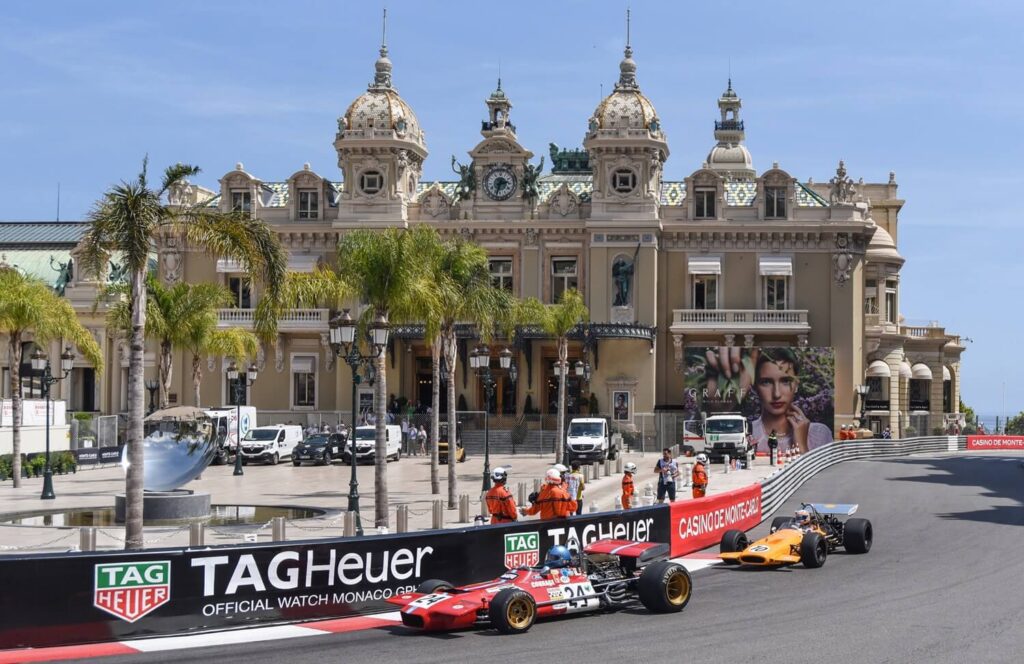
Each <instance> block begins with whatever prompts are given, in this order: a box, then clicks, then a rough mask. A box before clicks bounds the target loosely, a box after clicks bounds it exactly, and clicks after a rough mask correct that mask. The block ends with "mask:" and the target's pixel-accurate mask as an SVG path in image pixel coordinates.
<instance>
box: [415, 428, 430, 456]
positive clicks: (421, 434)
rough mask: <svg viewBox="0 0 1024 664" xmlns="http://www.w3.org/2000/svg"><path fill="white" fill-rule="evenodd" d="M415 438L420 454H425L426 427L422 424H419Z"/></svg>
mask: <svg viewBox="0 0 1024 664" xmlns="http://www.w3.org/2000/svg"><path fill="white" fill-rule="evenodd" d="M416 438H417V439H418V440H419V443H420V454H424V455H425V454H426V453H427V429H426V427H424V426H423V425H422V424H421V425H420V430H419V432H418V433H417V434H416Z"/></svg>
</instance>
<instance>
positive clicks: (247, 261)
mask: <svg viewBox="0 0 1024 664" xmlns="http://www.w3.org/2000/svg"><path fill="white" fill-rule="evenodd" d="M147 166H148V159H145V160H143V162H142V170H141V172H140V173H139V175H138V176H137V177H136V179H135V180H133V181H131V182H122V183H121V184H118V185H115V186H113V187H111V188H110V189H109V190H108V191H107V192H106V193H105V194H104V195H103V197H102V198H101V199H100V200H99V201H98V202H97V203H96V205H95V207H94V208H93V210H92V212H90V214H89V218H90V221H91V226H90V228H89V231H88V232H87V233H86V235H85V237H84V238H83V240H82V248H83V251H82V263H83V266H84V267H85V268H86V269H88V270H90V271H92V272H94V273H96V274H99V273H100V272H101V269H102V267H103V266H105V265H106V264H107V261H108V260H109V257H110V254H111V252H114V251H118V252H120V253H121V255H122V260H123V262H124V265H125V268H126V273H127V275H128V283H129V285H130V288H131V293H130V298H129V304H130V306H131V334H130V335H129V336H130V348H131V352H130V354H129V361H128V430H127V445H128V464H129V465H128V470H127V472H126V479H125V489H126V490H125V498H126V504H125V548H126V549H140V548H142V545H143V541H142V536H143V531H142V478H143V463H144V461H143V452H142V439H143V435H142V420H143V415H144V409H145V388H144V385H143V354H144V353H145V350H146V341H145V333H146V313H147V311H148V308H149V307H148V305H147V293H146V274H147V271H148V269H147V268H148V263H149V254H150V253H151V252H152V251H153V249H154V247H155V246H156V244H157V240H158V238H160V237H161V236H164V235H178V236H181V237H182V238H183V239H184V241H185V242H186V243H187V244H188V245H189V246H191V247H199V248H203V249H205V250H206V251H208V252H209V253H211V254H214V255H217V256H224V257H226V258H231V259H234V260H237V261H239V262H240V263H241V264H242V266H243V268H244V270H245V271H246V272H248V273H249V274H250V275H252V277H253V278H254V280H255V281H257V282H258V283H260V284H262V285H263V286H264V287H265V289H266V297H268V298H270V299H276V298H278V297H279V293H278V291H279V289H280V286H281V284H282V283H284V277H285V273H286V265H287V263H286V258H285V254H284V251H283V250H282V248H281V243H280V240H279V239H278V237H277V234H276V233H275V232H274V231H273V230H272V229H271V228H270V227H269V226H268V225H267V224H265V223H264V222H262V221H259V220H256V219H251V218H250V217H249V216H248V213H245V212H241V211H236V212H230V213H223V212H220V211H218V210H217V209H216V208H212V207H208V206H207V205H206V201H202V202H200V203H199V204H196V205H173V206H172V205H165V204H164V197H165V196H166V195H167V194H168V193H170V192H171V191H172V190H174V189H177V188H179V187H183V186H185V185H186V184H187V178H189V177H190V176H193V175H195V174H197V173H198V172H199V168H197V167H196V166H187V165H184V164H176V165H174V166H170V167H168V168H167V169H166V170H165V172H164V175H163V178H162V180H161V182H160V185H159V187H157V188H154V187H151V186H150V183H149V180H148V175H147V172H146V171H147ZM271 311H272V310H271V309H266V310H264V312H265V313H267V312H271ZM273 327H274V326H273V323H272V322H267V323H265V329H272V328H273Z"/></svg>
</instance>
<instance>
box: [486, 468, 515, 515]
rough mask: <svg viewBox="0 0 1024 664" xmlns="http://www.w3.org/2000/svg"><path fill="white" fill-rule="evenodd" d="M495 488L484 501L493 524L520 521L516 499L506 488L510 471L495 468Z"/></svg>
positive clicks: (492, 475) (493, 474) (493, 477)
mask: <svg viewBox="0 0 1024 664" xmlns="http://www.w3.org/2000/svg"><path fill="white" fill-rule="evenodd" d="M491 479H492V480H494V486H492V487H491V489H490V491H488V492H487V496H486V497H485V498H484V500H485V501H486V503H487V511H488V512H490V513H491V523H510V522H512V521H516V520H518V519H519V512H518V511H516V499H515V498H513V497H512V494H511V493H510V492H509V490H508V489H506V488H505V483H506V482H508V471H507V470H505V469H504V468H501V467H499V468H495V469H494V471H493V472H492V473H491Z"/></svg>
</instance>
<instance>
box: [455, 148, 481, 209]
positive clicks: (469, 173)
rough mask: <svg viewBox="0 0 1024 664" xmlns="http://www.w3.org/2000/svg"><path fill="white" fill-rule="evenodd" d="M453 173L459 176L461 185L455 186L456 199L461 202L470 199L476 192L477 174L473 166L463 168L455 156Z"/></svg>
mask: <svg viewBox="0 0 1024 664" xmlns="http://www.w3.org/2000/svg"><path fill="white" fill-rule="evenodd" d="M456 166H458V168H456ZM452 172H453V173H455V174H456V175H458V176H459V183H458V184H457V185H455V197H456V198H457V199H458V200H460V201H464V200H467V199H469V197H470V196H472V195H473V192H474V191H476V174H475V173H474V172H473V164H472V163H470V164H469V165H468V166H463V165H462V164H460V163H459V162H458V161H457V160H456V159H455V155H452Z"/></svg>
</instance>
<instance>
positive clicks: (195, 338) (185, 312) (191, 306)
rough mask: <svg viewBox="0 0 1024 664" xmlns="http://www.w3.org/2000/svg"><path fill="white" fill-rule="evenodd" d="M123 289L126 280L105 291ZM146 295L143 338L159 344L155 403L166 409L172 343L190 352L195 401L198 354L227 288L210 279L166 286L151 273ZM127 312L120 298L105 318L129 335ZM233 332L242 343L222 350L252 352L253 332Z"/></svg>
mask: <svg viewBox="0 0 1024 664" xmlns="http://www.w3.org/2000/svg"><path fill="white" fill-rule="evenodd" d="M128 288H129V287H128V285H127V284H118V285H117V286H113V287H111V288H109V289H108V291H109V292H112V293H114V294H122V295H125V296H127V294H128V293H127V291H128ZM146 295H147V297H146V309H147V311H146V337H148V338H149V339H152V340H154V341H156V342H157V343H158V344H159V347H160V355H159V357H160V361H159V364H158V371H159V374H160V408H167V406H168V403H169V400H168V395H169V394H170V391H171V380H172V378H173V375H172V372H173V367H174V349H175V348H184V349H186V350H190V351H192V380H193V389H194V390H195V393H196V395H197V397H196V406H198V405H199V399H198V394H199V382H198V381H201V380H202V368H201V364H200V362H199V357H198V354H199V353H202V352H203V346H204V344H205V343H206V341H207V339H208V337H209V336H210V335H212V334H215V333H217V332H218V330H217V309H219V308H220V307H224V306H227V305H228V304H229V303H230V302H231V293H230V291H228V289H226V288H224V287H223V286H220V285H218V284H211V283H199V284H189V283H177V284H173V285H167V284H164V283H163V282H161V281H160V280H159V279H157V278H156V277H155V276H154V275H152V274H150V275H149V276H148V277H147V279H146ZM131 317H132V308H131V302H130V300H128V298H127V297H122V298H121V299H120V300H118V302H117V304H115V305H114V307H113V308H111V310H110V313H109V314H108V321H109V323H110V326H111V327H113V328H115V329H118V330H121V331H122V332H123V333H125V334H128V333H129V332H130V331H131ZM224 332H227V330H224ZM232 332H233V333H234V334H235V337H234V339H233V341H241V340H242V339H243V338H244V339H245V341H244V342H243V345H244V348H239V347H238V344H235V343H229V344H228V349H229V350H230V351H232V352H231V353H224V354H225V355H231V356H232V357H235V356H236V355H241V356H242V357H249V356H251V355H253V354H255V350H253V349H254V348H255V344H256V343H257V341H256V337H255V335H253V334H252V333H251V332H248V331H245V330H241V329H237V328H235V329H233V330H232Z"/></svg>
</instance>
